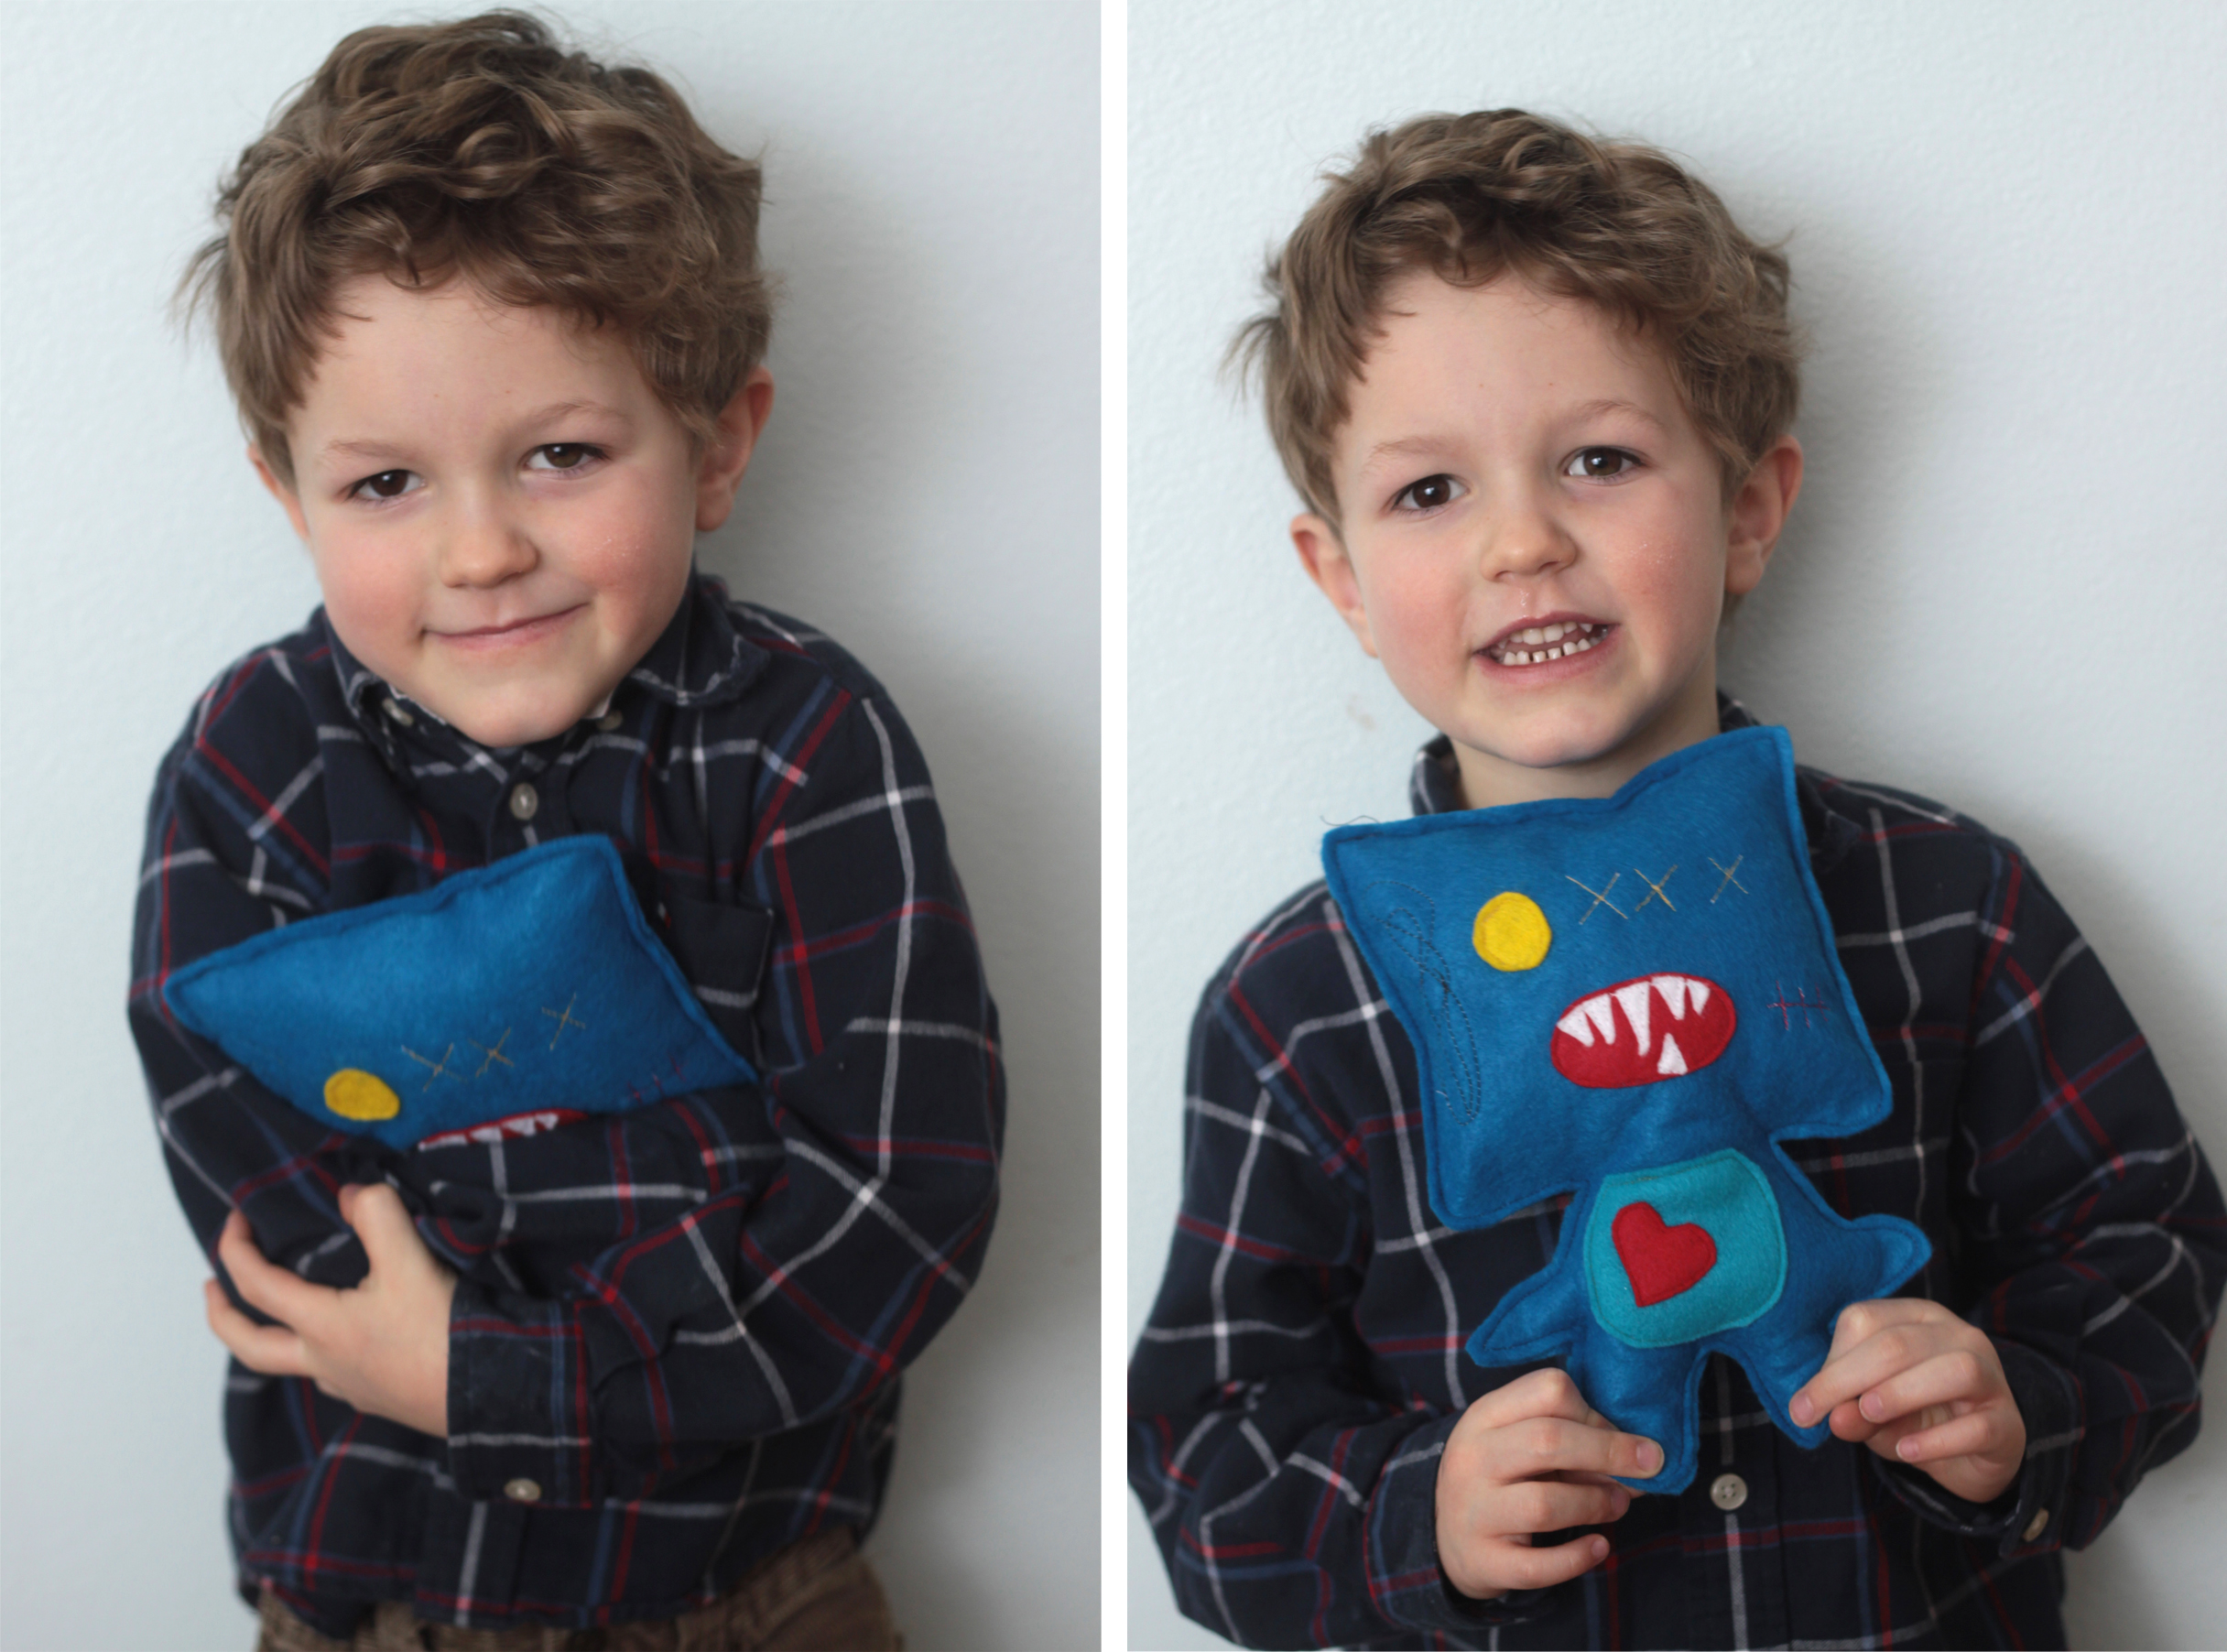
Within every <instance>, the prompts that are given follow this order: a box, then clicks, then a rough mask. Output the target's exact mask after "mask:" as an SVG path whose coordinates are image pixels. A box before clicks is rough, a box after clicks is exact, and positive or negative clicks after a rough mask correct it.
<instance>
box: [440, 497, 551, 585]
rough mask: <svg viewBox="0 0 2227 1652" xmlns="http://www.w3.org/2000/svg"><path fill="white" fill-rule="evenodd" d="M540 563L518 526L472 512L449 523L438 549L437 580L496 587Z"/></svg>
mask: <svg viewBox="0 0 2227 1652" xmlns="http://www.w3.org/2000/svg"><path fill="white" fill-rule="evenodd" d="M539 560H540V557H539V554H538V552H537V551H536V550H535V549H534V542H533V540H532V538H530V537H529V536H528V535H527V532H526V530H525V527H524V526H523V525H522V524H519V523H516V522H512V521H509V520H507V519H506V518H505V517H504V516H502V515H501V514H500V513H497V512H474V513H472V514H471V515H469V516H465V517H463V518H462V519H460V520H458V521H455V522H453V523H451V525H450V526H449V528H448V531H447V532H446V533H445V534H444V535H443V537H442V540H441V547H440V577H441V581H442V582H443V583H444V584H449V585H467V586H479V585H499V584H501V583H502V582H503V581H505V580H508V579H516V577H517V576H518V575H519V574H522V573H527V572H529V571H532V569H533V567H534V565H535V564H536V563H537V562H538V561H539Z"/></svg>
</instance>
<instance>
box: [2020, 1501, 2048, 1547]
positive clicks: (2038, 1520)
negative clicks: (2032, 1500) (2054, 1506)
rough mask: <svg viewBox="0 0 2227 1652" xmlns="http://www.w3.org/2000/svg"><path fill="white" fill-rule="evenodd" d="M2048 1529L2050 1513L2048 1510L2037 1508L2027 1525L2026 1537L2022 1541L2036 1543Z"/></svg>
mask: <svg viewBox="0 0 2227 1652" xmlns="http://www.w3.org/2000/svg"><path fill="white" fill-rule="evenodd" d="M2048 1529H2049V1511H2048V1509H2046V1508H2037V1509H2036V1510H2035V1511H2034V1517H2033V1518H2032V1519H2031V1520H2028V1521H2027V1522H2026V1536H2025V1537H2024V1538H2021V1539H2020V1541H2021V1542H2026V1543H2032V1542H2036V1541H2037V1540H2038V1539H2039V1538H2040V1537H2041V1534H2042V1533H2043V1532H2045V1531H2047V1530H2048Z"/></svg>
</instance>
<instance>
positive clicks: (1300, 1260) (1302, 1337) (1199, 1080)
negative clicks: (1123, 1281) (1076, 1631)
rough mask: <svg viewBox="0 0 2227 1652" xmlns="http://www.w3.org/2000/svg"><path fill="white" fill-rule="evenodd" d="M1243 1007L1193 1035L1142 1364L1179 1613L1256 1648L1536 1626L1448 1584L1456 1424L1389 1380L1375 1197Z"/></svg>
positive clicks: (1139, 1397) (1211, 1003) (1164, 1543)
mask: <svg viewBox="0 0 2227 1652" xmlns="http://www.w3.org/2000/svg"><path fill="white" fill-rule="evenodd" d="M1235 996H1236V994H1234V992H1233V991H1232V990H1230V988H1229V986H1228V984H1227V983H1226V982H1222V981H1218V982H1217V983H1216V984H1215V985H1214V987H1212V988H1211V989H1210V990H1209V992H1208V994H1207V998H1206V1001H1205V1003H1204V1004H1203V1005H1201V1006H1200V1013H1199V1017H1198V1020H1197V1022H1196V1023H1195V1024H1194V1026H1193V1028H1192V1033H1191V1047H1190V1076H1189V1095H1190V1102H1189V1106H1188V1110H1187V1111H1188V1120H1187V1125H1186V1132H1185V1143H1184V1169H1183V1200H1182V1207H1181V1211H1180V1213H1179V1215H1178V1217H1177V1223H1176V1234H1175V1239H1174V1242H1173V1244H1172V1245H1171V1247H1170V1250H1169V1254H1168V1267H1167V1272H1166V1274H1165V1276H1164V1277H1163V1278H1162V1281H1161V1285H1160V1292H1159V1297H1158V1299H1157V1301H1156V1302H1155V1303H1154V1305H1153V1310H1152V1313H1151V1317H1150V1318H1149V1319H1148V1320H1147V1321H1146V1327H1145V1331H1144V1334H1143V1336H1142V1338H1141V1340H1140V1341H1139V1342H1138V1343H1137V1347H1136V1351H1135V1355H1134V1357H1133V1358H1132V1360H1131V1363H1130V1366H1129V1413H1130V1418H1129V1439H1130V1446H1129V1479H1130V1484H1131V1486H1132V1488H1133V1489H1134V1490H1135V1493H1136V1495H1137V1497H1138V1499H1139V1500H1140V1501H1141V1502H1142V1504H1143V1505H1144V1510H1145V1515H1146V1519H1147V1520H1148V1521H1149V1523H1150V1525H1151V1527H1152V1531H1153V1536H1154V1538H1156V1539H1157V1542H1158V1544H1159V1547H1160V1553H1161V1558H1162V1560H1164V1561H1165V1562H1166V1564H1167V1567H1168V1576H1169V1579H1170V1581H1171V1582H1172V1583H1173V1585H1174V1589H1175V1593H1176V1599H1177V1602H1178V1603H1179V1605H1180V1606H1181V1608H1182V1610H1183V1612H1184V1613H1185V1614H1186V1615H1187V1616H1190V1617H1191V1618H1193V1619H1195V1620H1197V1621H1198V1622H1200V1623H1201V1624H1204V1625H1207V1626H1208V1627H1210V1628H1211V1629H1213V1630H1215V1631H1216V1632H1217V1633H1219V1634H1222V1635H1225V1636H1229V1637H1230V1638H1231V1639H1232V1640H1234V1641H1237V1642H1239V1643H1240V1644H1242V1645H1245V1646H1261V1647H1293V1646H1331V1645H1351V1644H1359V1643H1363V1642H1369V1641H1374V1640H1380V1639H1382V1638H1384V1637H1385V1636H1387V1635H1391V1634H1396V1633H1398V1632H1399V1631H1401V1630H1406V1631H1408V1632H1410V1633H1413V1632H1415V1631H1430V1630H1450V1631H1455V1632H1461V1631H1464V1630H1472V1629H1475V1630H1483V1629H1484V1628H1486V1627H1489V1626H1490V1625H1494V1624H1503V1623H1509V1622H1515V1621H1518V1620H1520V1619H1522V1618H1523V1617H1526V1616H1527V1615H1530V1614H1532V1613H1533V1612H1534V1611H1536V1610H1537V1608H1538V1607H1539V1606H1540V1605H1541V1604H1542V1603H1543V1597H1542V1596H1540V1595H1538V1594H1536V1593H1532V1594H1511V1595H1504V1596H1503V1597H1501V1599H1500V1600H1498V1601H1495V1602H1494V1603H1490V1604H1485V1603H1478V1602H1474V1601H1471V1600H1468V1599H1466V1598H1464V1597H1462V1596H1461V1595H1460V1594H1458V1593H1456V1592H1454V1591H1453V1590H1452V1589H1451V1588H1450V1587H1449V1586H1448V1583H1447V1581H1446V1580H1445V1577H1444V1574H1443V1573H1442V1572H1441V1570H1440V1567H1439V1555H1438V1549H1437V1545H1436V1542H1435V1530H1436V1515H1435V1500H1436V1488H1437V1485H1438V1479H1439V1459H1440V1456H1441V1454H1442V1452H1443V1451H1444V1449H1445V1447H1446V1444H1447V1440H1448V1439H1449V1437H1450V1435H1451V1434H1452V1433H1453V1431H1454V1429H1455V1428H1456V1426H1457V1424H1458V1423H1459V1422H1460V1421H1461V1418H1460V1416H1459V1415H1458V1414H1455V1415H1445V1414H1440V1413H1439V1412H1436V1411H1432V1410H1429V1409H1423V1408H1410V1407H1408V1406H1407V1405H1406V1404H1403V1403H1402V1401H1401V1399H1400V1398H1399V1397H1396V1396H1391V1395H1385V1394H1383V1393H1381V1392H1379V1391H1378V1389H1377V1386H1376V1385H1375V1384H1374V1382H1373V1380H1372V1378H1371V1373H1370V1360H1369V1354H1368V1351H1367V1349H1366V1348H1365V1347H1364V1346H1363V1342H1362V1341H1361V1338H1360V1336H1359V1335H1358V1333H1357V1332H1356V1331H1355V1328H1354V1324H1353V1310H1354V1303H1355V1299H1356V1298H1357V1296H1358V1295H1359V1292H1360V1290H1361V1286H1362V1276H1363V1270H1364V1268H1365V1266H1366V1265H1367V1261H1368V1255H1369V1249H1370V1246H1371V1244H1373V1242H1374V1235H1373V1234H1372V1233H1371V1231H1370V1223H1369V1219H1368V1203H1367V1195H1366V1190H1365V1187H1364V1186H1363V1183H1362V1181H1361V1180H1360V1179H1359V1177H1358V1176H1357V1175H1355V1174H1354V1173H1353V1172H1352V1168H1351V1160H1350V1159H1349V1160H1348V1161H1347V1162H1346V1163H1345V1164H1344V1165H1342V1166H1338V1165H1326V1164H1325V1163H1324V1160H1323V1157H1322V1156H1321V1155H1320V1153H1318V1151H1317V1150H1316V1149H1315V1147H1312V1146H1310V1145H1309V1140H1308V1139H1306V1138H1304V1137H1303V1136H1302V1135H1301V1132H1300V1128H1299V1127H1298V1121H1297V1120H1296V1119H1295V1118H1294V1117H1293V1116H1292V1115H1291V1114H1290V1113H1288V1112H1287V1109H1286V1106H1285V1105H1284V1101H1285V1098H1284V1097H1283V1095H1282V1093H1281V1092H1282V1089H1283V1087H1284V1086H1285V1085H1287V1084H1288V1083H1290V1082H1292V1079H1291V1077H1290V1074H1289V1069H1288V1068H1287V1067H1277V1068H1275V1069H1273V1070H1268V1071H1263V1065H1264V1064H1263V1063H1260V1062H1257V1061H1255V1060H1253V1059H1252V1058H1251V1057H1249V1056H1248V1054H1247V1053H1246V1045H1247V1043H1248V1042H1249V1039H1248V1038H1247V1037H1246V1036H1245V1034H1244V1032H1243V1031H1242V1030H1233V1026H1232V1022H1233V1021H1241V1020H1242V1019H1243V1012H1242V1011H1241V1010H1240V1008H1239V1007H1238V1006H1237V1005H1236V1004H1235V1003H1233V999H1234V998H1235ZM1347 1146H1348V1147H1351V1146H1352V1144H1351V1143H1348V1144H1347ZM1377 1146H1378V1147H1381V1148H1382V1150H1385V1151H1389V1150H1390V1148H1389V1147H1386V1146H1385V1145H1384V1144H1382V1142H1381V1141H1380V1142H1379V1143H1378V1144H1377Z"/></svg>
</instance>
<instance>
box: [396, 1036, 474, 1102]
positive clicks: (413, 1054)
mask: <svg viewBox="0 0 2227 1652" xmlns="http://www.w3.org/2000/svg"><path fill="white" fill-rule="evenodd" d="M402 1053H403V1054H404V1055H406V1056H407V1057H409V1059H410V1060H413V1061H416V1062H418V1063H419V1064H421V1065H423V1066H426V1067H430V1068H431V1069H432V1070H433V1071H430V1072H429V1073H427V1074H426V1075H425V1089H426V1090H430V1089H432V1088H433V1081H434V1080H435V1079H437V1078H439V1077H440V1075H441V1074H442V1073H444V1072H447V1073H449V1076H450V1077H451V1078H452V1079H462V1076H463V1075H462V1073H455V1072H449V1058H450V1057H451V1056H452V1055H454V1054H455V1053H456V1046H455V1045H453V1044H451V1045H450V1046H449V1048H448V1049H444V1050H442V1051H441V1052H440V1060H438V1061H435V1060H429V1059H428V1058H427V1057H425V1056H421V1055H419V1054H418V1052H417V1051H416V1050H414V1049H411V1048H410V1047H409V1046H408V1045H407V1044H405V1045H404V1046H403V1047H402ZM418 1093H419V1094H421V1095H422V1094H423V1093H424V1091H420V1092H418Z"/></svg>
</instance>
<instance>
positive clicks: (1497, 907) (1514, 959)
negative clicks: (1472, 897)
mask: <svg viewBox="0 0 2227 1652" xmlns="http://www.w3.org/2000/svg"><path fill="white" fill-rule="evenodd" d="M1552 940H1554V931H1553V930H1552V929H1548V927H1547V915H1546V914H1545V913H1544V912H1542V911H1540V910H1539V909H1538V902H1537V901H1535V900H1533V899H1532V898H1531V897H1529V896H1528V895H1518V894H1516V893H1515V890H1513V889H1510V890H1508V891H1507V892H1506V893H1505V894H1502V895H1495V896H1494V897H1493V898H1492V899H1490V900H1488V901H1486V902H1485V903H1484V905H1483V906H1482V907H1479V908H1477V923H1476V927H1475V928H1473V929H1471V931H1470V943H1471V944H1472V946H1474V947H1475V948H1476V949H1477V956H1478V957H1480V958H1482V959H1483V960H1484V961H1485V962H1487V963H1489V964H1491V965H1492V966H1493V967H1494V969H1496V970H1531V969H1537V967H1538V964H1539V961H1540V960H1541V959H1543V958H1545V957H1546V956H1547V948H1548V944H1549V943H1550V942H1551V941H1552Z"/></svg>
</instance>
